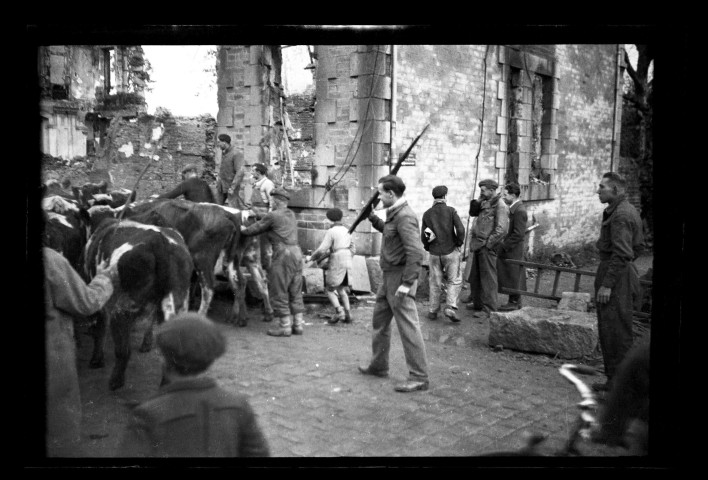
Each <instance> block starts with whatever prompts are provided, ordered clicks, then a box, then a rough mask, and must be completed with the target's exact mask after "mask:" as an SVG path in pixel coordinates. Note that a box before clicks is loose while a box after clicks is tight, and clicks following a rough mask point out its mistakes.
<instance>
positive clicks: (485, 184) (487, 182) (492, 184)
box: [479, 178, 499, 190]
mask: <svg viewBox="0 0 708 480" xmlns="http://www.w3.org/2000/svg"><path fill="white" fill-rule="evenodd" d="M479 186H480V187H487V188H491V189H492V190H496V189H497V188H499V184H498V183H497V182H495V181H494V180H492V179H491V178H487V179H485V180H482V181H481V182H479Z"/></svg>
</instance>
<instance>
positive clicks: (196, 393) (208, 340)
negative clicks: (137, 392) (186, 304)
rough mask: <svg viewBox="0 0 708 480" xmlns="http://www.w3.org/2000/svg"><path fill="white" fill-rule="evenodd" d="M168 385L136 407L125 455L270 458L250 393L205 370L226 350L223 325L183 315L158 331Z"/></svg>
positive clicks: (125, 441)
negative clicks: (224, 386) (236, 389)
mask: <svg viewBox="0 0 708 480" xmlns="http://www.w3.org/2000/svg"><path fill="white" fill-rule="evenodd" d="M157 346H158V347H159V349H160V353H161V354H162V359H163V366H164V370H163V372H164V377H165V378H166V380H167V383H166V385H163V386H162V387H160V391H159V392H158V393H157V395H155V396H154V397H153V398H151V399H150V400H147V401H146V402H144V403H142V404H140V405H138V406H137V407H135V409H134V410H133V413H132V418H131V419H130V421H129V424H128V426H127V427H126V429H125V433H124V435H123V438H122V440H121V444H120V447H119V450H118V456H121V457H267V456H269V450H268V443H267V442H266V439H265V437H264V436H263V433H262V432H261V429H260V428H259V426H258V422H257V418H256V414H255V413H254V412H253V409H252V408H251V406H250V404H249V403H248V399H247V397H246V396H245V395H240V394H234V393H231V392H227V391H226V390H224V389H222V388H220V387H219V386H218V385H217V383H216V381H215V380H214V379H212V378H210V377H208V376H206V375H204V374H205V372H206V371H207V370H208V368H209V367H210V366H211V365H212V364H213V363H214V361H215V360H216V359H217V358H219V357H220V356H221V355H222V354H223V353H224V352H225V351H226V340H225V339H224V337H223V335H222V333H221V331H220V330H219V327H217V326H216V324H215V323H214V322H212V321H211V320H209V319H208V318H206V317H204V316H202V315H199V314H197V313H195V312H185V313H181V314H179V315H177V316H175V317H174V318H172V319H171V320H170V321H169V322H165V323H163V324H162V326H161V327H160V330H159V331H158V333H157Z"/></svg>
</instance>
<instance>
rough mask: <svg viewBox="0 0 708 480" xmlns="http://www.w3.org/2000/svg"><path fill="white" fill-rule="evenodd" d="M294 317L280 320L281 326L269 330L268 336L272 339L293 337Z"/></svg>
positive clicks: (285, 317)
mask: <svg viewBox="0 0 708 480" xmlns="http://www.w3.org/2000/svg"><path fill="white" fill-rule="evenodd" d="M292 322H293V320H292V317H291V316H290V315H286V316H284V317H279V318H278V323H279V325H278V326H277V327H276V328H269V329H268V332H267V333H268V335H270V336H271V337H289V336H290V335H292V324H293V323H292Z"/></svg>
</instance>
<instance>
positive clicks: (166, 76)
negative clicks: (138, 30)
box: [143, 45, 218, 117]
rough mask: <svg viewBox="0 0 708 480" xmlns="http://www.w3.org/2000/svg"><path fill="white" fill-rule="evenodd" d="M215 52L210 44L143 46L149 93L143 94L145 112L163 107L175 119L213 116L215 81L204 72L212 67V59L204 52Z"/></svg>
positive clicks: (210, 74)
mask: <svg viewBox="0 0 708 480" xmlns="http://www.w3.org/2000/svg"><path fill="white" fill-rule="evenodd" d="M215 49H216V47H215V46H214V45H143V51H144V52H145V57H146V58H147V60H148V61H149V62H150V65H151V66H152V72H151V73H150V79H151V80H153V82H152V83H151V84H150V87H151V88H152V91H148V92H145V100H146V102H147V106H148V113H150V114H152V113H154V112H155V109H156V108H157V107H163V108H166V109H168V110H169V111H170V112H171V113H172V114H173V115H175V116H185V117H192V116H197V115H201V114H203V113H210V114H211V115H212V116H214V117H216V115H217V113H218V105H217V101H216V82H215V79H214V78H213V74H212V73H208V72H204V70H205V69H207V68H210V67H213V65H214V62H215V57H214V56H213V55H208V54H207V52H208V51H209V50H215ZM212 69H213V68H212Z"/></svg>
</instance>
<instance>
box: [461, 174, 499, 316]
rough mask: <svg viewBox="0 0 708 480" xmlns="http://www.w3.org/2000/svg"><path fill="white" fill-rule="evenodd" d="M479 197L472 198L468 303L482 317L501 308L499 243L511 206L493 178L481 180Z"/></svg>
mask: <svg viewBox="0 0 708 480" xmlns="http://www.w3.org/2000/svg"><path fill="white" fill-rule="evenodd" d="M479 187H480V192H479V199H477V200H472V201H471V202H470V216H475V215H477V221H476V222H474V225H473V226H472V230H471V231H470V252H471V253H472V257H473V258H472V259H471V260H470V261H471V262H472V269H471V270H470V276H469V280H468V281H469V283H470V298H471V299H472V303H469V304H468V305H467V308H468V309H470V310H476V311H477V313H475V314H474V316H475V317H482V316H483V315H484V314H489V312H493V311H496V310H497V247H498V246H499V245H500V244H501V242H502V240H504V237H505V236H506V233H507V231H508V230H509V207H508V206H507V205H506V203H504V201H503V200H502V198H501V194H497V193H496V191H497V188H499V184H498V183H497V182H495V181H494V180H492V179H487V180H482V181H481V182H479Z"/></svg>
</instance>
